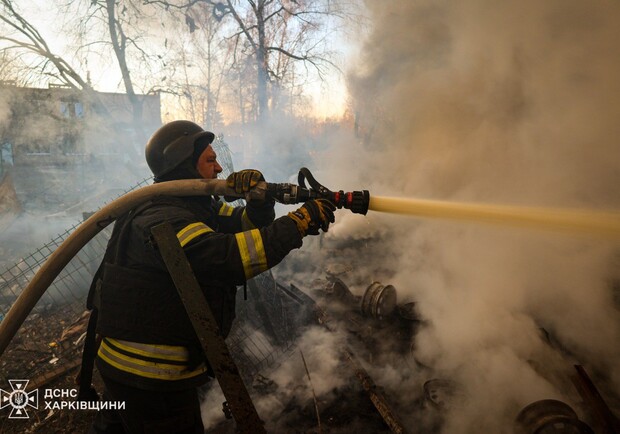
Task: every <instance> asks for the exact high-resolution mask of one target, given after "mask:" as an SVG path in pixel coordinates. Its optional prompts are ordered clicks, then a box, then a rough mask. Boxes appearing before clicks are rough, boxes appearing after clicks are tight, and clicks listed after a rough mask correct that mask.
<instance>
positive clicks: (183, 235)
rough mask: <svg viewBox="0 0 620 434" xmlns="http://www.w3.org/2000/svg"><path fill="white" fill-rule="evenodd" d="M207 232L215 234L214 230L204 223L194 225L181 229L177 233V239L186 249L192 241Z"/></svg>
mask: <svg viewBox="0 0 620 434" xmlns="http://www.w3.org/2000/svg"><path fill="white" fill-rule="evenodd" d="M207 232H213V229H211V228H210V227H209V226H207V225H205V224H204V223H202V222H198V223H192V224H189V225H187V226H185V227H184V228H183V229H181V230H180V231H179V232H178V233H177V238H178V239H179V243H181V247H185V245H186V244H187V243H189V242H190V241H191V240H193V239H194V238H196V237H197V236H199V235H202V234H205V233H207Z"/></svg>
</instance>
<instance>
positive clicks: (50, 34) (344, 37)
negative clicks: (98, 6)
mask: <svg viewBox="0 0 620 434" xmlns="http://www.w3.org/2000/svg"><path fill="white" fill-rule="evenodd" d="M19 7H20V8H22V9H20V11H22V13H23V15H24V16H25V17H26V18H27V19H28V20H30V21H31V22H32V23H33V24H34V25H35V27H36V28H37V29H39V31H40V32H41V34H42V35H43V37H44V38H45V39H46V41H48V43H49V46H50V47H51V48H52V50H53V51H54V52H57V53H59V54H60V55H62V56H65V57H66V58H68V59H72V57H71V55H72V53H73V52H74V51H75V43H76V42H75V41H74V40H71V39H68V38H67V36H66V35H64V34H63V33H62V32H60V31H58V30H57V29H58V26H59V24H60V23H62V22H63V21H64V20H66V18H65V17H63V16H62V14H61V13H60V12H59V10H58V9H57V7H56V6H55V5H54V3H53V2H50V3H47V2H39V1H33V0H29V1H25V2H19ZM181 25H182V24H181ZM161 30H162V31H163V32H167V31H171V32H172V33H177V32H178V31H179V29H178V28H174V27H172V28H170V27H169V28H167V29H161ZM185 30H186V28H185V27H183V28H182V29H181V31H185ZM358 30H359V29H358ZM350 33H351V30H350V29H348V28H340V29H339V30H337V31H333V32H331V33H330V35H329V43H328V44H329V50H330V51H333V52H334V54H335V57H334V64H335V66H336V68H329V69H327V70H326V73H325V75H324V79H323V80H321V79H320V78H319V77H318V76H317V75H316V74H315V72H314V71H313V70H312V68H309V71H310V74H311V75H310V77H309V80H308V83H307V84H306V85H304V91H305V92H306V95H307V96H308V97H309V98H310V101H311V104H310V105H311V107H310V110H308V112H309V113H310V115H312V116H314V117H317V118H318V119H324V118H334V117H335V118H338V117H341V116H342V114H343V113H344V111H345V110H346V108H347V103H348V100H349V95H348V91H347V87H346V74H347V73H348V71H349V69H350V68H351V66H352V63H353V62H352V59H354V58H355V57H356V55H357V52H358V50H359V43H360V39H359V33H358V34H356V35H351V34H350ZM96 47H97V45H94V46H93V47H92V48H93V49H94V50H97V48H96ZM72 61H74V62H77V63H78V64H79V63H85V59H72ZM87 68H88V70H89V77H90V79H91V81H92V84H93V86H94V88H95V89H96V90H98V91H102V92H124V87H123V83H122V77H121V74H120V71H119V68H118V65H117V63H116V61H115V59H108V58H102V57H98V56H90V57H89V58H88V63H87ZM198 73H200V71H198ZM159 75H161V76H162V77H163V76H165V75H166V70H165V68H164V69H162V70H161V71H159ZM136 76H137V74H135V73H134V75H132V77H134V80H136V82H135V83H136V87H137V88H138V89H139V88H140V87H141V84H140V82H139V79H136ZM167 101H170V98H168V97H167V96H166V95H164V96H163V98H162V102H163V104H166V103H167ZM170 110H173V105H172V104H170V106H169V107H165V106H164V107H162V112H163V113H166V112H167V111H170ZM224 111H226V110H224ZM174 116H178V115H176V114H175V115H174Z"/></svg>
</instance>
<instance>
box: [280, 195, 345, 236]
mask: <svg viewBox="0 0 620 434" xmlns="http://www.w3.org/2000/svg"><path fill="white" fill-rule="evenodd" d="M335 210H336V206H335V205H334V204H333V203H331V202H330V201H329V200H327V199H312V200H309V201H308V202H306V203H304V204H303V205H302V206H301V208H299V209H298V210H297V211H294V212H290V213H288V216H289V217H290V218H292V219H293V221H294V222H295V224H296V225H297V229H298V230H299V233H300V234H301V236H302V237H305V236H306V235H318V234H319V229H322V230H323V232H327V229H328V228H329V224H330V223H333V222H334V220H335V218H334V211H335Z"/></svg>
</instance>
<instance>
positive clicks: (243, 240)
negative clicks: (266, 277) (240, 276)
mask: <svg viewBox="0 0 620 434" xmlns="http://www.w3.org/2000/svg"><path fill="white" fill-rule="evenodd" d="M235 238H236V239H237V245H238V246H239V253H240V255H241V262H242V263H243V272H244V274H245V277H246V279H250V278H251V277H254V276H256V275H257V274H260V273H262V272H263V271H265V270H266V269H267V255H266V254H265V246H264V245H263V238H262V236H261V234H260V231H259V230H258V229H252V230H251V231H245V232H239V233H237V234H235Z"/></svg>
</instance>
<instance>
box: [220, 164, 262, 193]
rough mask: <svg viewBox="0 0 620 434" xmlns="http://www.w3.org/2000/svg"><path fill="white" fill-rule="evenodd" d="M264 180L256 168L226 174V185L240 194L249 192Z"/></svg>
mask: <svg viewBox="0 0 620 434" xmlns="http://www.w3.org/2000/svg"><path fill="white" fill-rule="evenodd" d="M264 180H265V177H264V176H263V174H262V173H260V172H259V171H258V170H254V169H246V170H241V171H239V172H233V173H231V174H230V175H228V178H226V186H227V187H228V188H232V189H233V190H235V193H237V194H241V193H247V192H249V191H250V190H252V189H253V188H254V187H256V186H257V185H258V183H259V182H260V181H264Z"/></svg>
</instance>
